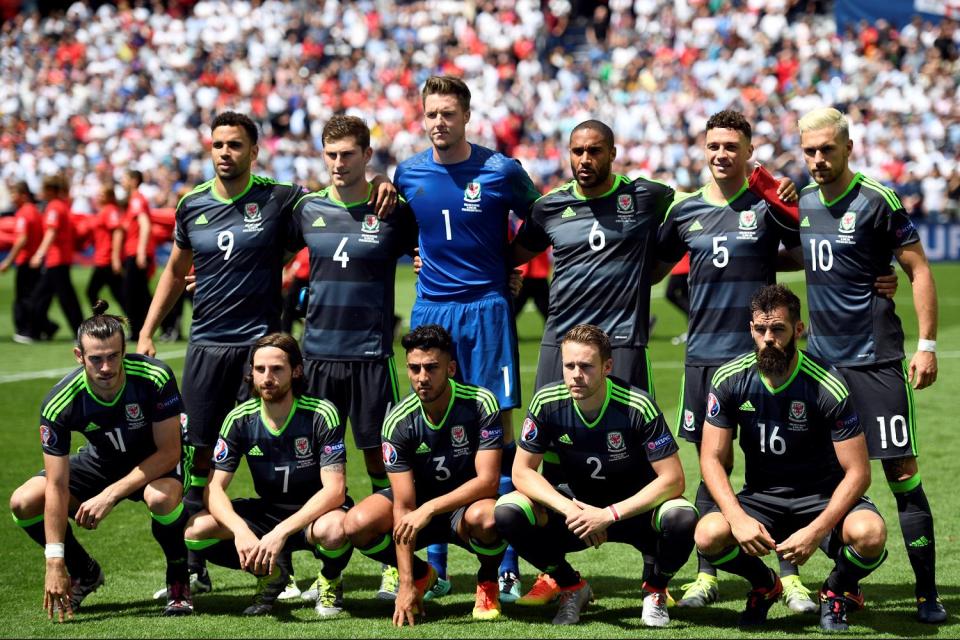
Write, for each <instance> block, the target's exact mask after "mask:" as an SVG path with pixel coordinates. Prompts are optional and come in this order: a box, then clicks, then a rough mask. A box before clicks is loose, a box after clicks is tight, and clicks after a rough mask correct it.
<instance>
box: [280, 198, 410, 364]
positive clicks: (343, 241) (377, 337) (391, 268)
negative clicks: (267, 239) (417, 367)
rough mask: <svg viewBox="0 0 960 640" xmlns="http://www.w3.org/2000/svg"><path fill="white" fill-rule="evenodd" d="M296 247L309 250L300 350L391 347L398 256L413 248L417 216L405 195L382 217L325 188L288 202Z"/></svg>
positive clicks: (341, 356) (354, 352)
mask: <svg viewBox="0 0 960 640" xmlns="http://www.w3.org/2000/svg"><path fill="white" fill-rule="evenodd" d="M294 221H295V231H294V235H295V237H294V245H293V249H294V250H299V249H300V247H302V246H303V245H304V243H305V244H306V246H307V248H308V249H309V250H310V296H309V300H308V303H307V317H306V330H305V332H304V338H303V351H304V355H306V356H307V357H308V358H314V359H323V360H380V359H383V358H387V357H389V356H391V355H393V324H394V323H393V311H394V309H393V307H394V284H395V281H396V274H397V258H398V257H400V256H401V255H403V254H405V253H412V251H413V248H414V247H415V246H416V244H417V224H416V221H415V220H414V218H413V213H412V212H411V211H410V209H409V207H407V206H406V203H405V202H401V204H400V206H399V207H398V208H397V210H396V211H394V212H393V213H392V214H391V215H390V216H389V217H387V218H386V219H385V220H380V219H379V218H377V216H376V213H375V211H374V209H373V207H372V206H370V205H369V204H368V203H367V202H365V201H364V202H357V203H349V204H345V203H342V202H339V201H337V200H335V199H334V198H333V195H332V194H331V192H330V189H329V188H327V189H324V190H322V191H318V192H316V193H311V194H308V195H306V196H303V197H302V198H301V199H300V201H299V202H298V203H297V205H296V207H295V209H294Z"/></svg>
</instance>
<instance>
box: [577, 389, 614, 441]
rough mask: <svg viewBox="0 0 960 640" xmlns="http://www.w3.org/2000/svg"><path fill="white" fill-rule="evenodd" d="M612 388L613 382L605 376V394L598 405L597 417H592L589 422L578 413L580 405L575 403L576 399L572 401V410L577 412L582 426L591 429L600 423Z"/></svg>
mask: <svg viewBox="0 0 960 640" xmlns="http://www.w3.org/2000/svg"><path fill="white" fill-rule="evenodd" d="M612 389H613V382H612V381H611V380H610V378H607V385H606V387H604V390H603V391H604V393H605V394H606V397H605V398H604V399H603V405H602V406H601V407H600V413H598V414H597V417H596V418H594V419H593V422H590V421H589V420H587V419H586V418H585V417H583V414H582V413H580V405H578V404H577V401H576V400H574V401H573V410H574V411H576V412H577V416H579V418H580V421H581V422H583V426H585V427H586V428H587V429H593V428H594V427H595V426H597V425H598V424H599V423H600V421H601V420H603V415H604V414H605V413H606V412H607V405H608V404H610V395H611V390H612Z"/></svg>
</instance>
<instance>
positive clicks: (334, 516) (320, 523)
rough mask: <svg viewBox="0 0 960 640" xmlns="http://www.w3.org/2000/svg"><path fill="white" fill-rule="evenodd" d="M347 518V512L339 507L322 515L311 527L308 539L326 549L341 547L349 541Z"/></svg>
mask: <svg viewBox="0 0 960 640" xmlns="http://www.w3.org/2000/svg"><path fill="white" fill-rule="evenodd" d="M345 520H346V514H345V513H344V512H343V511H340V510H339V509H338V510H336V511H331V512H330V513H326V514H324V515H322V516H320V517H319V518H317V519H316V520H314V522H313V524H312V525H311V526H310V527H309V530H308V534H307V541H308V542H309V543H310V544H318V545H320V546H321V547H323V548H324V549H339V548H340V547H342V546H343V545H345V544H346V543H347V534H346V531H345V529H344V521H345Z"/></svg>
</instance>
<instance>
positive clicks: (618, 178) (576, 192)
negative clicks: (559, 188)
mask: <svg viewBox="0 0 960 640" xmlns="http://www.w3.org/2000/svg"><path fill="white" fill-rule="evenodd" d="M622 182H623V176H622V175H620V174H619V173H616V174H614V179H613V185H612V186H611V187H610V188H609V189H608V190H607V191H606V192H605V193H601V194H600V195H598V196H585V195H583V194H582V193H581V192H580V185H579V184H578V183H577V181H576V180H574V181H573V189H571V192H572V193H573V197H574V198H576V199H577V200H596V199H597V198H606V197H607V196H608V195H610V194H611V193H613V192H614V191H616V190H617V189H619V188H620V184H621V183H622Z"/></svg>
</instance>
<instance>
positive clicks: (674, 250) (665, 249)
mask: <svg viewBox="0 0 960 640" xmlns="http://www.w3.org/2000/svg"><path fill="white" fill-rule="evenodd" d="M671 213H672V209H668V210H667V214H666V218H665V219H664V221H663V223H662V224H661V225H660V228H659V229H658V230H657V259H658V260H660V261H661V262H670V263H673V262H678V261H679V260H680V259H681V258H683V254H685V253H686V252H687V249H688V247H687V243H686V242H684V240H683V237H682V236H681V235H680V224H679V222H677V216H675V215H670V214H671Z"/></svg>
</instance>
